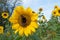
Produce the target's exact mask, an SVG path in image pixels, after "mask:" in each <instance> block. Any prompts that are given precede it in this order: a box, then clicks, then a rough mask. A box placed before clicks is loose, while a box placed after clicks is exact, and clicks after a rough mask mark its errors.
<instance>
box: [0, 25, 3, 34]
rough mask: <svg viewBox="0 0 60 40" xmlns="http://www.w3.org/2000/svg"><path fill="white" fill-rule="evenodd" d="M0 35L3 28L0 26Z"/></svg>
mask: <svg viewBox="0 0 60 40" xmlns="http://www.w3.org/2000/svg"><path fill="white" fill-rule="evenodd" d="M0 34H3V26H0Z"/></svg>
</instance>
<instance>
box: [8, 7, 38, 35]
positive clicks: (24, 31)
mask: <svg viewBox="0 0 60 40" xmlns="http://www.w3.org/2000/svg"><path fill="white" fill-rule="evenodd" d="M37 18H38V14H36V13H33V12H32V10H31V9H30V8H29V7H28V8H27V9H24V8H23V7H22V6H17V7H16V8H15V9H14V11H13V13H12V16H11V17H10V19H9V21H10V22H11V23H13V26H12V29H14V30H15V33H17V32H18V33H19V35H20V36H22V35H25V36H28V35H31V34H32V33H33V32H35V31H36V30H35V28H38V23H37Z"/></svg>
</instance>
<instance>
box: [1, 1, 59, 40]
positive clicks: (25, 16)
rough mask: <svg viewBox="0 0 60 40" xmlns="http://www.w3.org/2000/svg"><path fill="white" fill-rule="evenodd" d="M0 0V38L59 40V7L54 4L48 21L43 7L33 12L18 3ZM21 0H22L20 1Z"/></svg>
mask: <svg viewBox="0 0 60 40" xmlns="http://www.w3.org/2000/svg"><path fill="white" fill-rule="evenodd" d="M7 1H9V0H0V40H60V7H59V6H58V5H55V6H54V9H53V10H52V12H51V15H52V16H51V18H50V20H49V21H48V20H47V19H46V16H45V15H44V13H43V8H39V9H38V12H35V11H34V10H33V9H32V8H30V7H27V8H24V6H23V5H22V4H21V3H20V5H19V4H18V6H16V5H15V3H16V2H17V0H16V1H15V2H14V5H13V6H11V5H9V4H8V3H7ZM21 2H22V1H21Z"/></svg>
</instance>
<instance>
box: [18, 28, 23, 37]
mask: <svg viewBox="0 0 60 40" xmlns="http://www.w3.org/2000/svg"><path fill="white" fill-rule="evenodd" d="M19 35H20V36H22V35H23V28H19Z"/></svg>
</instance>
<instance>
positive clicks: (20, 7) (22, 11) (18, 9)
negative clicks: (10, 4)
mask: <svg viewBox="0 0 60 40" xmlns="http://www.w3.org/2000/svg"><path fill="white" fill-rule="evenodd" d="M14 11H15V12H17V13H18V14H21V13H24V12H25V10H24V7H23V6H17V7H16V8H15V10H14Z"/></svg>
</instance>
